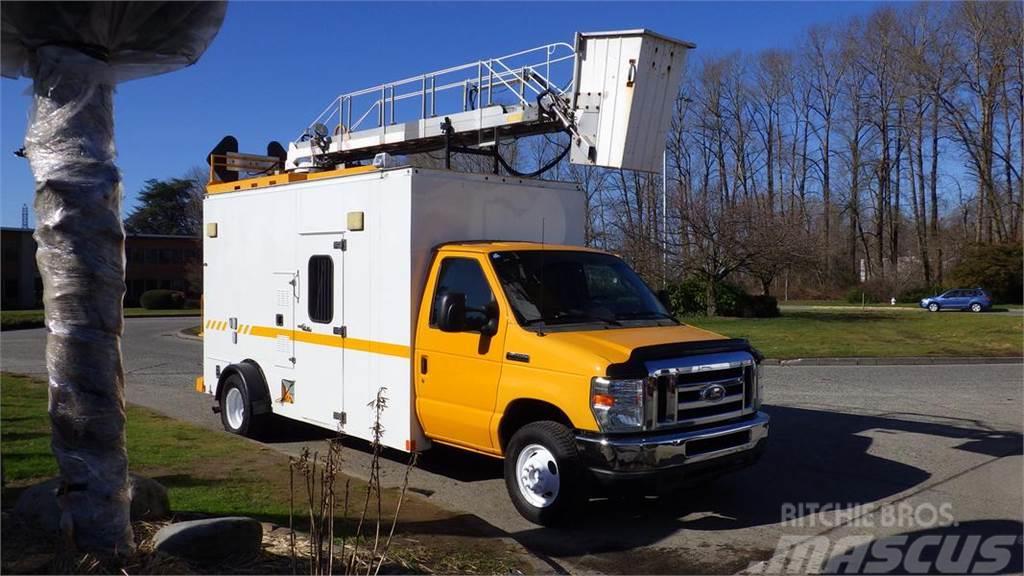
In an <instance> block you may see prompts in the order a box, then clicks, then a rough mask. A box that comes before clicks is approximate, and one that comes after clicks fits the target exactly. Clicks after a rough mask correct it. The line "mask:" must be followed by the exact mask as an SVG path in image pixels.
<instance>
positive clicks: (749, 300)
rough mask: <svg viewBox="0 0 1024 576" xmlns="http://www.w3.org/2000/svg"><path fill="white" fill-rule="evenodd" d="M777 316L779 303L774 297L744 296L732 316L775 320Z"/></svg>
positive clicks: (762, 295) (760, 295)
mask: <svg viewBox="0 0 1024 576" xmlns="http://www.w3.org/2000/svg"><path fill="white" fill-rule="evenodd" d="M778 315H779V301H778V299H776V298H775V296H768V295H764V294H756V295H751V294H744V295H743V297H742V298H741V299H740V303H739V306H738V309H737V310H736V311H735V314H733V316H739V317H740V318H775V317H776V316H778Z"/></svg>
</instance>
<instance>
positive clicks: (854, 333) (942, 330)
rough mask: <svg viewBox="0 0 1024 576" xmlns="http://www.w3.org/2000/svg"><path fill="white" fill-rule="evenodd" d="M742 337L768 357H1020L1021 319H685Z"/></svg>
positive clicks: (791, 313)
mask: <svg viewBox="0 0 1024 576" xmlns="http://www.w3.org/2000/svg"><path fill="white" fill-rule="evenodd" d="M684 321H685V322H686V323H688V324H692V325H694V326H699V327H701V328H706V329H708V330H711V331H714V332H718V333H720V334H724V335H727V336H730V337H734V338H747V339H748V340H750V342H751V343H752V344H753V345H754V346H755V347H757V349H758V350H760V351H761V352H762V353H763V354H764V355H765V356H767V357H768V358H779V359H785V358H813V357H831V356H836V357H850V356H864V357H872V356H873V357H897V356H1021V355H1022V353H1024V317H1022V316H1010V315H1004V314H998V315H997V314H972V313H969V312H943V313H939V314H933V313H928V312H925V311H923V310H922V311H920V312H918V313H914V312H910V311H906V310H894V311H889V310H860V309H858V308H849V309H824V308H820V309H812V308H809V309H804V310H783V312H782V316H781V317H779V318H699V317H698V318H686V319H684Z"/></svg>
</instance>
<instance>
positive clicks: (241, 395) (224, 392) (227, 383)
mask: <svg viewBox="0 0 1024 576" xmlns="http://www.w3.org/2000/svg"><path fill="white" fill-rule="evenodd" d="M264 420H265V418H263V417H262V416H253V413H252V402H251V401H250V400H249V390H248V389H247V388H246V387H245V382H244V381H243V380H242V377H241V376H239V375H238V374H230V375H229V376H228V377H227V378H226V379H225V380H224V384H223V385H222V386H221V387H220V422H221V424H222V425H223V426H224V429H225V430H227V431H228V432H231V433H232V434H238V435H239V436H246V437H249V438H255V437H256V436H257V435H258V434H259V432H260V430H261V428H262V424H263V421H264Z"/></svg>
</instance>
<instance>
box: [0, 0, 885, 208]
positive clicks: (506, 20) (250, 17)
mask: <svg viewBox="0 0 1024 576" xmlns="http://www.w3.org/2000/svg"><path fill="white" fill-rule="evenodd" d="M875 6H876V4H874V3H867V2H732V3H726V2H719V3H711V2H694V3H670V2H660V3H637V2H633V3H607V2H605V3H583V2H573V3H557V4H556V3H546V2H545V3H541V2H535V3H498V2H494V3H469V2H462V3H426V2H417V3H397V2H396V3H376V4H368V3H341V2H318V3H314V2H309V3H302V2H294V3H279V2H234V3H232V4H231V5H230V6H229V8H228V15H227V18H226V20H225V22H224V26H223V28H222V29H221V31H220V34H219V35H218V36H217V38H216V40H214V43H213V45H212V46H210V48H209V50H207V52H206V54H205V55H204V56H203V58H202V59H201V60H200V61H199V63H198V64H196V65H195V66H192V67H190V68H187V69H184V70H180V71H177V72H173V73H170V74H165V75H163V76H156V77H152V78H145V79H142V80H136V81H132V82H128V83H125V84H123V85H121V86H119V87H118V89H117V97H116V101H115V106H116V108H115V125H116V134H117V147H118V154H119V159H118V165H119V166H120V168H121V171H122V176H123V178H124V189H125V211H126V212H127V211H128V210H130V208H131V207H132V205H133V204H134V202H135V195H136V193H137V191H138V190H139V188H140V187H141V186H142V184H143V182H145V180H147V179H149V178H170V177H174V176H178V175H181V174H182V173H184V172H185V171H186V170H187V169H188V168H190V167H192V166H198V165H204V159H205V156H206V153H207V152H208V151H209V150H210V148H212V147H213V145H214V144H216V143H217V141H218V140H220V138H221V137H222V136H224V135H225V134H233V135H234V136H235V137H237V138H238V140H239V143H240V147H241V149H242V151H249V152H254V153H263V151H264V150H265V146H266V143H267V142H268V141H270V140H278V141H281V142H282V143H284V144H286V143H287V141H288V140H289V139H290V138H293V137H294V136H295V135H296V134H297V133H298V132H300V131H301V129H302V128H303V127H304V126H306V125H307V124H308V123H309V122H310V121H311V120H312V119H313V118H314V117H315V116H316V115H317V114H318V113H319V112H320V110H322V109H323V108H324V106H326V105H327V103H328V102H330V101H331V99H332V98H334V97H335V96H337V95H338V94H341V93H344V92H348V91H351V90H356V89H360V88H365V87H369V86H373V85H375V84H378V83H381V82H387V81H391V80H397V79H400V78H404V77H407V76H412V75H416V74H420V73H423V72H429V71H431V70H434V69H438V68H443V67H447V66H451V65H455V64H461V63H464V62H470V61H474V60H476V59H478V58H486V57H492V56H499V55H501V54H506V53H509V52H514V51H517V50H520V49H525V48H530V47H533V46H536V45H542V44H547V43H550V42H558V41H563V42H572V38H573V33H574V32H576V31H595V30H616V29H625V28H650V29H652V30H655V31H657V32H660V33H662V34H665V35H667V36H673V37H676V38H681V39H684V40H689V41H692V42H695V43H696V44H697V47H698V48H697V50H698V53H697V55H699V54H721V53H728V52H733V51H742V52H756V51H758V50H761V49H763V48H769V47H783V48H785V47H790V46H793V45H794V43H795V42H796V41H797V40H798V38H799V35H800V33H801V32H802V31H803V30H804V29H806V28H807V27H808V26H809V25H812V24H815V23H825V22H834V21H838V20H842V19H844V18H846V17H848V16H851V15H857V14H861V15H863V14H867V13H869V12H870V11H871V10H872V9H873V8H874V7H875ZM28 91H29V81H28V80H26V79H20V80H10V79H4V80H3V81H2V84H0V170H2V173H0V200H2V203H0V222H2V224H3V225H4V226H19V225H20V222H21V206H22V204H26V203H27V204H28V205H29V207H30V214H31V206H32V199H33V198H32V197H33V182H32V175H31V172H30V171H29V168H28V162H27V161H25V160H24V159H21V158H18V157H16V156H14V155H13V154H12V152H13V151H14V150H17V149H18V148H20V147H21V145H22V141H23V139H24V134H25V125H26V121H27V117H28V109H29V104H30V98H29V96H28ZM30 220H31V221H32V222H34V218H32V217H31V216H30Z"/></svg>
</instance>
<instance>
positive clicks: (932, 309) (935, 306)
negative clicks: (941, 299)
mask: <svg viewBox="0 0 1024 576" xmlns="http://www.w3.org/2000/svg"><path fill="white" fill-rule="evenodd" d="M928 311H929V312H938V311H939V305H938V304H936V303H935V302H932V303H931V304H929V305H928Z"/></svg>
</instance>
